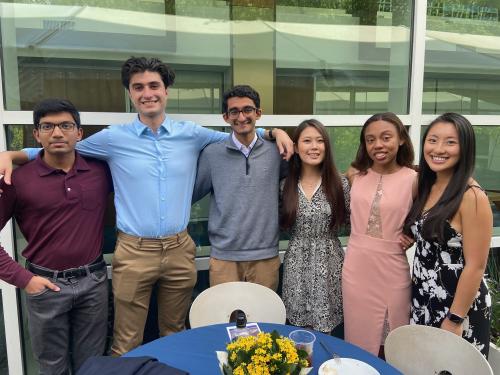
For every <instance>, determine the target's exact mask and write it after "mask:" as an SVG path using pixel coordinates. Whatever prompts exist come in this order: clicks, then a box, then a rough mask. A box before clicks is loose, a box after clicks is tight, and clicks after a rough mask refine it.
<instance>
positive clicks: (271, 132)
mask: <svg viewBox="0 0 500 375" xmlns="http://www.w3.org/2000/svg"><path fill="white" fill-rule="evenodd" d="M269 138H270V139H271V140H274V136H273V128H271V129H269Z"/></svg>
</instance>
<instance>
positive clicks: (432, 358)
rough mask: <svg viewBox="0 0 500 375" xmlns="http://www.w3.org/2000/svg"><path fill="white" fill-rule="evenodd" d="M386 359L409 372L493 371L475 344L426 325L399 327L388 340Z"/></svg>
mask: <svg viewBox="0 0 500 375" xmlns="http://www.w3.org/2000/svg"><path fill="white" fill-rule="evenodd" d="M384 350H385V359H386V361H387V362H388V363H390V364H391V365H393V366H394V367H396V368H397V369H399V370H400V371H401V372H402V373H403V374H405V375H422V374H439V373H441V372H442V373H443V374H453V375H462V374H463V375H470V374H474V375H493V371H492V369H491V367H490V365H489V364H488V361H487V360H486V359H485V358H484V357H483V355H482V354H481V353H480V352H479V350H477V349H476V348H475V347H474V346H473V345H472V344H470V343H469V342H467V341H466V340H464V339H463V338H461V337H459V336H457V335H454V334H453V333H451V332H448V331H445V330H443V329H439V328H434V327H427V326H422V325H407V326H403V327H399V328H396V329H395V330H394V331H392V332H390V333H389V336H387V339H386V340H385V347H384Z"/></svg>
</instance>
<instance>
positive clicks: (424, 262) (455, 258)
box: [411, 218, 491, 358]
mask: <svg viewBox="0 0 500 375" xmlns="http://www.w3.org/2000/svg"><path fill="white" fill-rule="evenodd" d="M422 224H423V219H422V218H421V219H420V220H418V221H417V222H415V224H414V225H413V226H412V231H413V234H414V236H415V239H416V250H415V258H414V261H413V278H412V305H411V323H412V324H422V325H427V326H432V327H438V328H439V327H440V326H441V323H442V321H443V320H444V319H445V317H446V314H447V313H448V311H449V310H450V306H451V304H452V303H453V298H454V297H455V292H456V289H457V285H458V279H459V278H460V275H461V273H462V270H463V268H464V256H463V246H462V235H461V234H460V233H457V232H456V231H455V229H454V228H453V227H452V226H451V225H450V224H449V223H448V222H447V225H446V226H445V233H444V234H445V241H444V243H437V242H428V241H426V240H425V239H424V238H423V237H422V235H421V233H422ZM466 320H467V321H468V322H467V321H466V322H465V323H464V328H465V330H464V333H463V336H462V337H463V338H464V339H466V340H467V341H469V342H470V343H471V344H473V345H474V346H475V347H476V348H477V349H478V350H480V351H481V353H482V354H483V355H484V356H485V357H486V358H487V357H488V351H489V340H490V320H491V297H490V294H489V292H488V288H487V286H486V283H485V281H484V279H483V280H482V281H481V284H480V286H479V289H478V291H477V294H476V298H475V299H474V301H473V302H472V306H471V308H470V310H469V312H468V313H467V318H466ZM467 323H468V324H467Z"/></svg>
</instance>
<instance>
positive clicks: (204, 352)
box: [124, 323, 402, 375]
mask: <svg viewBox="0 0 500 375" xmlns="http://www.w3.org/2000/svg"><path fill="white" fill-rule="evenodd" d="M229 325H230V324H216V325H212V326H206V327H200V328H195V329H190V330H186V331H183V332H180V333H177V334H175V335H171V336H166V337H162V338H160V339H158V340H155V341H153V342H150V343H148V344H145V345H142V346H140V347H138V348H136V349H134V350H132V351H130V352H128V353H127V354H125V355H124V356H125V357H138V356H144V355H148V356H152V357H156V358H158V360H160V361H161V362H164V363H166V364H168V365H170V366H174V367H177V368H179V369H182V370H185V371H188V372H189V373H190V374H191V375H212V374H213V375H218V374H220V371H219V365H218V361H217V357H216V355H215V351H216V350H220V351H225V348H226V344H227V343H228V341H229V338H228V335H227V331H226V327H227V326H229ZM259 326H260V329H261V330H262V331H264V332H271V331H272V330H276V331H278V332H279V333H280V334H281V335H283V336H288V334H289V333H290V332H291V331H293V330H295V329H297V327H294V326H287V325H282V324H269V323H259ZM314 334H315V335H316V342H315V343H314V353H313V366H314V370H313V371H312V372H311V373H310V374H313V375H314V374H317V373H318V368H319V366H320V365H321V364H322V363H323V362H325V361H326V360H328V359H330V358H331V357H330V356H329V354H328V353H327V352H326V351H325V349H323V347H322V346H321V345H320V343H319V340H322V341H323V342H324V343H325V344H327V345H328V346H329V347H330V348H331V349H332V350H333V351H335V352H336V353H338V354H339V355H340V356H341V357H347V358H355V359H359V360H361V361H363V362H366V363H368V364H370V365H371V366H373V367H374V368H376V369H377V370H378V371H379V372H380V374H382V375H402V374H401V372H399V371H398V370H396V369H395V368H394V367H392V366H390V365H389V364H387V363H386V362H384V361H383V360H381V359H379V358H378V357H375V356H374V355H372V354H370V353H368V352H366V351H364V350H363V349H361V348H358V347H357V346H354V345H351V344H349V343H347V342H345V341H343V340H340V339H338V338H335V337H332V336H328V335H325V334H323V333H320V332H315V331H314Z"/></svg>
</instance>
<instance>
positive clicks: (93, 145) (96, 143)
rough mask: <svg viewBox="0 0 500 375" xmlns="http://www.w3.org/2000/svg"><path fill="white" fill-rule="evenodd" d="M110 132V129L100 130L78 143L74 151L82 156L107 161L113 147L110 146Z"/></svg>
mask: <svg viewBox="0 0 500 375" xmlns="http://www.w3.org/2000/svg"><path fill="white" fill-rule="evenodd" d="M116 126H118V125H116ZM112 132H113V130H112V127H108V128H106V129H102V130H100V131H98V132H97V133H95V134H92V135H91V136H89V137H87V138H85V139H82V140H81V141H80V142H78V143H77V144H76V150H77V151H78V152H79V153H80V154H82V155H83V156H87V157H92V158H96V159H101V160H108V159H109V157H110V155H111V153H112V152H113V145H112V144H111V136H112Z"/></svg>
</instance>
